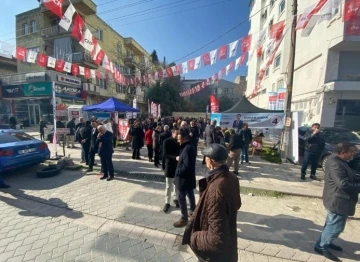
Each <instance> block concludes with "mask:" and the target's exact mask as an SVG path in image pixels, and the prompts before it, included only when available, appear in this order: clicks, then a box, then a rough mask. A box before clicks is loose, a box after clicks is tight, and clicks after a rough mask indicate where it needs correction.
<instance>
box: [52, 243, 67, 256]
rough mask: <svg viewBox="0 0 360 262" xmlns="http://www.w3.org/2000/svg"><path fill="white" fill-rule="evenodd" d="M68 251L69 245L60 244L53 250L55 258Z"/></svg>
mask: <svg viewBox="0 0 360 262" xmlns="http://www.w3.org/2000/svg"><path fill="white" fill-rule="evenodd" d="M67 251H68V246H67V245H65V246H59V247H57V248H55V249H54V250H53V258H56V257H62V256H63V255H64V253H66V252H67Z"/></svg>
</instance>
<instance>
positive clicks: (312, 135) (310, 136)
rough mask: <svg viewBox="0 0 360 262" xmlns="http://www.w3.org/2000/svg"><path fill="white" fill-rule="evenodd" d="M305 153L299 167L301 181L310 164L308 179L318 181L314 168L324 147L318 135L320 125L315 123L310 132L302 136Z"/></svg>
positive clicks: (319, 134)
mask: <svg viewBox="0 0 360 262" xmlns="http://www.w3.org/2000/svg"><path fill="white" fill-rule="evenodd" d="M304 141H305V152H304V159H303V163H302V167H301V179H302V180H305V175H306V169H307V167H308V165H309V162H311V173H310V178H311V179H313V180H319V179H318V178H317V176H316V168H317V166H318V162H319V157H320V155H321V152H322V151H323V149H324V147H325V140H324V138H323V136H322V134H321V133H320V124H318V123H315V124H313V125H312V126H311V131H309V132H306V134H305V135H304Z"/></svg>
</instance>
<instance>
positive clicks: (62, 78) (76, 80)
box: [57, 75, 81, 86]
mask: <svg viewBox="0 0 360 262" xmlns="http://www.w3.org/2000/svg"><path fill="white" fill-rule="evenodd" d="M57 80H58V82H60V83H65V84H70V85H76V86H80V85H81V80H80V79H79V78H75V77H70V76H65V75H58V76H57Z"/></svg>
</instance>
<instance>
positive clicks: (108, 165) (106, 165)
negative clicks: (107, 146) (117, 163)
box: [100, 154, 114, 177]
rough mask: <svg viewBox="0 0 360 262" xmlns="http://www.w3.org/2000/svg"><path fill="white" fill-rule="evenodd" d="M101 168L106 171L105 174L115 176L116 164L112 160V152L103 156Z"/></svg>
mask: <svg viewBox="0 0 360 262" xmlns="http://www.w3.org/2000/svg"><path fill="white" fill-rule="evenodd" d="M100 159H101V168H102V171H103V173H104V176H105V177H107V176H110V177H114V166H113V162H112V154H111V155H106V156H101V157H100Z"/></svg>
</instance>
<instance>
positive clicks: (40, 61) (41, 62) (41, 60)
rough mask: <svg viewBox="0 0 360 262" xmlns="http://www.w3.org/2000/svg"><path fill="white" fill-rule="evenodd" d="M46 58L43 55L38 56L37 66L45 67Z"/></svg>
mask: <svg viewBox="0 0 360 262" xmlns="http://www.w3.org/2000/svg"><path fill="white" fill-rule="evenodd" d="M47 60H48V56H47V55H44V54H38V57H37V64H38V65H39V66H42V67H46V65H47Z"/></svg>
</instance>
